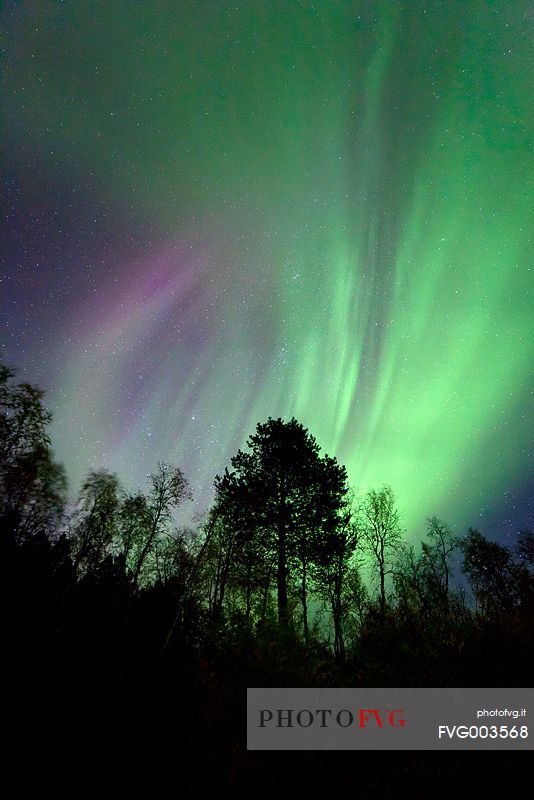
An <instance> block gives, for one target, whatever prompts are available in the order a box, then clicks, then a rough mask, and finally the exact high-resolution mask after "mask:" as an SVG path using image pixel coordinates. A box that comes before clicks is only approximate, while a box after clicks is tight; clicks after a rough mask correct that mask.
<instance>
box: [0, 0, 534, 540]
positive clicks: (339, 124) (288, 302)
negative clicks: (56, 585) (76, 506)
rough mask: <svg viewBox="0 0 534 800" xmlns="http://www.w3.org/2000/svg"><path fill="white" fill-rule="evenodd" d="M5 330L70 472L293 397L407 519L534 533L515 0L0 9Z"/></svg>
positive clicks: (208, 465)
mask: <svg viewBox="0 0 534 800" xmlns="http://www.w3.org/2000/svg"><path fill="white" fill-rule="evenodd" d="M2 22H3V31H4V35H3V48H4V53H3V66H2V107H3V120H4V124H3V136H2V187H3V191H2V196H3V217H2V220H3V222H2V231H1V241H2V304H3V306H2V315H3V324H2V345H3V353H2V357H3V359H4V360H7V362H8V363H9V364H11V365H16V366H18V367H19V368H20V373H19V375H20V377H21V378H24V379H26V380H29V381H31V382H36V383H38V384H39V385H40V386H42V387H43V388H46V389H47V403H48V406H49V408H50V409H51V410H52V411H53V413H54V416H55V420H54V425H53V430H52V436H53V442H54V447H55V451H56V454H57V457H58V459H59V460H60V461H62V462H63V463H64V464H65V466H66V468H67V472H68V476H69V479H70V483H71V486H72V489H73V491H74V490H75V489H76V487H77V485H78V484H79V481H80V479H81V478H82V476H83V475H84V474H85V472H86V471H87V470H88V469H90V468H98V467H102V466H104V467H107V468H109V469H112V470H116V471H117V472H118V473H119V475H120V477H121V479H122V480H123V482H124V483H125V484H126V485H128V486H130V487H132V488H134V487H136V486H137V485H143V484H144V480H145V476H146V475H147V474H148V473H149V472H150V471H152V470H153V469H154V468H155V466H156V465H157V462H158V461H159V460H161V459H164V460H167V461H171V462H173V463H176V464H178V465H180V466H181V467H182V468H183V469H184V471H185V473H186V475H187V477H188V478H189V480H190V483H191V485H192V489H193V492H194V495H195V498H196V501H197V505H196V508H197V510H201V509H202V508H204V507H205V506H206V505H207V503H208V502H209V499H210V497H211V488H210V487H211V485H212V482H213V478H214V475H215V474H216V473H217V472H220V471H221V470H223V469H224V467H225V466H226V465H227V464H228V462H229V458H230V457H231V456H232V455H234V454H235V452H236V451H237V449H238V448H239V447H240V446H242V445H243V444H244V442H245V439H246V437H247V436H248V435H249V434H250V433H252V432H253V430H254V428H255V426H256V423H257V422H259V421H265V420H266V419H267V417H269V416H273V417H277V416H282V417H284V418H286V419H289V418H291V416H293V415H294V416H295V417H296V418H297V419H298V420H299V421H300V422H302V423H303V424H304V425H305V426H306V427H307V428H309V430H310V432H311V433H312V434H313V435H314V436H315V437H316V438H317V441H318V443H319V445H320V446H321V447H322V448H323V449H324V450H325V451H326V452H328V453H329V454H330V455H335V456H337V457H338V459H339V461H340V462H342V463H344V464H345V465H346V466H347V469H348V471H349V477H350V481H351V483H352V484H353V485H354V486H355V487H357V488H359V489H361V490H366V489H368V488H370V487H376V488H379V487H380V486H381V485H383V484H390V485H391V486H392V487H393V489H394V491H395V493H396V495H397V498H398V505H399V507H400V509H401V511H402V513H403V524H404V526H405V527H406V528H407V530H408V534H409V536H411V537H417V536H418V535H419V534H420V533H421V531H422V529H423V524H424V519H425V517H427V516H429V515H432V514H437V515H439V516H441V517H442V518H443V519H445V520H447V521H448V522H450V523H451V524H452V525H453V526H454V527H455V529H456V530H457V532H459V533H460V532H463V531H465V529H466V528H467V527H468V526H469V525H473V526H475V527H478V528H479V529H480V530H482V531H483V532H485V533H488V534H490V535H495V536H499V537H511V536H512V535H513V533H514V532H515V531H516V530H518V529H519V528H523V527H525V526H527V525H530V526H531V527H534V520H533V505H534V504H533V500H532V498H533V495H534V470H533V462H534V452H533V439H532V430H533V422H534V403H533V388H534V380H533V374H532V373H533V370H532V365H533V363H534V332H533V321H532V316H533V309H534V302H533V293H534V292H533V284H534V266H533V261H534V255H533V254H534V5H533V4H532V2H531V0H492V1H491V2H490V0H485V1H483V0H427V2H423V1H422V0H410V2H395V0H387V2H386V0H382V1H380V0H375V2H369V0H366V1H365V2H364V0H360V1H359V2H344V0H330V1H328V0H317V2H306V1H305V0H303V1H302V2H298V1H297V0H286V1H285V2H280V1H279V0H246V2H243V3H240V2H237V1H236V0H234V1H233V2H226V1H225V0H195V1H194V2H193V1H192V0H188V1H186V0H172V2H171V1H170V0H169V1H168V2H164V0H150V1H148V0H147V2H133V0H131V1H130V2H122V1H121V0H113V2H109V0H78V2H74V1H73V2H68V1H67V2H46V1H44V2H31V1H29V2H23V3H22V2H21V3H14V2H6V3H5V4H4V6H3V12H2Z"/></svg>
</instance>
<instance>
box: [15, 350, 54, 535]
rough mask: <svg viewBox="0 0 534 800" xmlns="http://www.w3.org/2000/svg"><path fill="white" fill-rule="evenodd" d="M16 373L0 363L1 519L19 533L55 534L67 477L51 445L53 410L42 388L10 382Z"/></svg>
mask: <svg viewBox="0 0 534 800" xmlns="http://www.w3.org/2000/svg"><path fill="white" fill-rule="evenodd" d="M15 374H16V372H15V370H13V369H9V368H8V367H6V366H5V365H3V364H0V522H1V524H2V527H3V528H4V530H5V531H6V532H7V531H9V532H10V533H11V535H12V536H14V537H15V538H16V539H23V538H25V537H26V536H29V535H33V534H36V533H49V534H53V532H54V530H55V529H56V528H57V527H58V526H59V521H60V519H61V516H62V513H63V510H64V507H65V498H66V491H67V480H66V477H65V473H64V470H63V467H62V466H61V465H60V464H57V463H56V462H55V461H54V457H53V453H52V450H51V448H50V438H49V435H48V428H49V425H50V423H51V421H52V415H51V414H50V413H49V412H47V411H46V410H45V408H44V404H43V397H44V392H43V391H41V389H38V388H36V387H35V386H32V385H31V384H29V383H20V384H14V383H13V382H12V379H13V378H14V376H15Z"/></svg>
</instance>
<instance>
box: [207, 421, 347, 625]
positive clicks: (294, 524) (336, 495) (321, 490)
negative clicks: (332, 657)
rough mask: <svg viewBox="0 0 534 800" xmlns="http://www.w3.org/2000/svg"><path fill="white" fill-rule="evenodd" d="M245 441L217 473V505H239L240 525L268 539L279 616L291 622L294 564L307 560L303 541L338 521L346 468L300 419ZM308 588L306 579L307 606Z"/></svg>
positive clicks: (265, 427)
mask: <svg viewBox="0 0 534 800" xmlns="http://www.w3.org/2000/svg"><path fill="white" fill-rule="evenodd" d="M247 445H248V447H249V448H250V452H245V451H242V450H240V451H239V452H238V453H237V455H236V456H234V458H232V460H231V464H232V468H233V471H232V472H228V471H226V472H225V474H224V475H223V476H222V477H219V476H217V477H216V479H215V488H216V503H217V506H218V508H219V509H220V511H221V513H226V512H228V514H229V515H232V514H235V511H236V509H238V513H239V515H240V523H239V524H240V527H241V528H242V529H244V528H247V529H248V530H249V531H250V535H251V536H259V537H261V538H262V541H264V542H265V551H264V552H265V556H266V558H267V560H269V558H270V557H271V555H272V556H273V559H274V561H275V564H276V568H275V569H276V587H277V600H278V620H279V623H280V625H282V626H287V624H288V623H289V621H290V620H289V603H288V580H289V577H290V568H291V566H292V565H294V564H295V561H297V560H298V561H300V564H301V565H303V564H306V563H307V559H308V557H309V555H308V548H306V552H305V553H304V548H303V541H308V540H309V539H311V538H312V537H314V536H315V535H316V534H318V533H319V532H321V531H322V530H324V529H325V528H326V527H328V526H333V525H335V521H336V518H337V515H338V514H339V512H340V510H341V508H342V507H343V502H344V497H345V494H346V491H347V487H346V471H345V468H344V467H342V466H340V465H339V464H338V463H337V461H336V459H335V458H330V457H329V456H327V455H325V456H323V457H321V456H320V455H319V446H318V445H317V442H316V441H315V439H314V438H313V436H311V435H310V434H309V433H308V431H307V430H306V429H305V428H304V427H303V426H302V425H301V424H300V423H299V422H297V420H296V419H292V420H290V422H287V423H286V422H284V421H283V420H282V419H272V418H269V419H268V421H267V422H266V423H263V424H262V423H260V424H258V426H257V428H256V433H255V434H254V435H252V436H251V437H250V438H249V440H248V442H247ZM306 591H307V589H306V584H305V583H304V586H303V588H302V594H301V596H302V599H303V603H304V606H305V602H306V600H305V598H306ZM305 616H306V615H305ZM305 624H306V623H305Z"/></svg>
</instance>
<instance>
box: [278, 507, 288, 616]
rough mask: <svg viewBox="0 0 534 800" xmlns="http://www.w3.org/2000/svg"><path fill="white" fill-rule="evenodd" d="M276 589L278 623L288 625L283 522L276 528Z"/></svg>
mask: <svg viewBox="0 0 534 800" xmlns="http://www.w3.org/2000/svg"><path fill="white" fill-rule="evenodd" d="M276 585H277V589H278V622H279V624H280V625H282V626H285V625H287V623H288V611H287V572H286V532H285V526H284V523H283V521H282V520H281V521H280V525H279V527H278V568H277V572H276Z"/></svg>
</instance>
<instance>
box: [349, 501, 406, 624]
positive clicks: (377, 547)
mask: <svg viewBox="0 0 534 800" xmlns="http://www.w3.org/2000/svg"><path fill="white" fill-rule="evenodd" d="M359 516H360V525H361V538H362V550H363V552H364V553H366V554H367V555H368V556H369V557H370V559H371V567H372V568H373V569H374V570H376V572H377V573H378V580H379V602H380V608H381V611H382V612H384V611H385V608H386V576H387V575H391V574H392V573H393V560H394V557H395V554H396V552H397V551H398V549H399V547H400V544H401V541H402V539H401V529H400V525H399V520H400V515H399V512H398V511H397V509H396V508H395V496H394V494H393V491H392V489H391V487H390V486H384V487H383V488H382V489H380V490H378V491H377V490H375V489H371V490H370V491H369V492H368V493H367V494H366V496H365V497H364V499H363V502H362V504H361V506H360V515H359Z"/></svg>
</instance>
